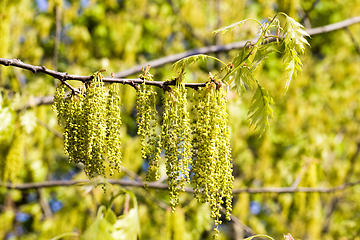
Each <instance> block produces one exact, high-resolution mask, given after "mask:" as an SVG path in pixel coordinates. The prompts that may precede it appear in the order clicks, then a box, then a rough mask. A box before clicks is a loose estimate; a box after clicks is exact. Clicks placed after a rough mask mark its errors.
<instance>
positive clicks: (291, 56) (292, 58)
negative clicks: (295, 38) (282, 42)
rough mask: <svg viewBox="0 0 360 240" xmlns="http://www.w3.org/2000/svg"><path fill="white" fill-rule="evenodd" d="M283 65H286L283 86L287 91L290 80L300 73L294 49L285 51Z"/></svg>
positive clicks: (300, 64)
mask: <svg viewBox="0 0 360 240" xmlns="http://www.w3.org/2000/svg"><path fill="white" fill-rule="evenodd" d="M284 58H285V59H284V63H285V65H286V69H285V71H286V73H287V81H286V84H285V91H287V90H288V89H289V85H290V82H291V79H292V78H296V76H297V73H298V72H301V66H302V63H301V60H300V58H299V56H298V54H297V52H296V51H295V50H294V49H286V50H285V57H284Z"/></svg>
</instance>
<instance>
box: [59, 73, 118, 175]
mask: <svg viewBox="0 0 360 240" xmlns="http://www.w3.org/2000/svg"><path fill="white" fill-rule="evenodd" d="M64 98H65V86H64V85H63V84H62V83H60V84H59V86H58V87H57V89H56V91H55V96H54V104H53V110H55V111H56V112H57V115H58V120H59V124H64V127H65V131H64V151H65V154H68V155H69V161H70V162H75V163H82V164H84V166H85V168H84V171H85V173H86V175H88V176H89V177H94V176H97V175H102V176H105V175H106V170H107V169H109V171H110V175H112V174H113V172H114V170H117V171H120V167H121V151H120V143H121V142H120V125H121V117H120V106H121V105H120V104H121V103H120V96H119V92H118V84H111V85H109V87H108V88H106V87H105V86H104V83H103V82H102V75H101V73H97V74H94V78H93V80H92V81H91V82H88V83H86V84H85V86H84V87H83V88H81V89H80V92H78V93H76V94H75V93H72V94H69V95H68V96H67V97H66V98H65V101H64Z"/></svg>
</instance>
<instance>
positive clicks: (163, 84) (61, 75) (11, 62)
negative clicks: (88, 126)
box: [0, 58, 205, 92]
mask: <svg viewBox="0 0 360 240" xmlns="http://www.w3.org/2000/svg"><path fill="white" fill-rule="evenodd" d="M0 65H4V66H14V67H18V68H22V69H26V70H29V71H32V72H33V73H39V72H41V73H45V74H47V75H49V76H51V77H53V78H56V79H59V80H60V81H62V82H63V83H65V85H66V86H67V87H69V88H70V89H71V91H73V92H77V91H78V90H77V89H75V88H73V87H72V86H71V85H70V84H69V83H67V82H66V81H68V80H77V81H82V82H87V81H90V80H91V79H93V76H81V75H73V74H68V73H67V72H57V71H54V70H50V69H48V68H46V67H45V66H35V65H31V64H27V63H23V62H22V61H21V60H20V59H6V58H0ZM103 82H108V83H122V84H128V85H130V86H134V85H136V84H141V83H144V82H145V84H147V85H153V86H157V87H160V88H163V89H168V87H169V86H175V85H176V81H145V80H142V79H140V78H134V79H123V78H116V77H115V78H106V77H104V78H103ZM204 86H205V83H185V87H190V88H198V87H204Z"/></svg>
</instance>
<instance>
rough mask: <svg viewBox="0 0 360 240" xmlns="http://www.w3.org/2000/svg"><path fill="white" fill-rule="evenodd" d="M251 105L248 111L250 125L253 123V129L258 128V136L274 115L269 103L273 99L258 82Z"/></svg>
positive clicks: (272, 102)
mask: <svg viewBox="0 0 360 240" xmlns="http://www.w3.org/2000/svg"><path fill="white" fill-rule="evenodd" d="M251 102H252V105H251V107H250V109H249V111H248V116H249V119H250V126H252V125H255V129H256V128H259V129H260V137H261V136H262V134H263V133H264V132H265V130H266V128H268V127H269V125H270V121H271V119H272V118H273V117H274V115H273V110H272V109H271V106H270V104H274V100H273V99H272V98H271V97H270V95H269V93H268V92H267V91H266V90H265V89H264V88H263V87H262V86H260V85H259V84H258V87H257V89H256V92H255V95H254V96H253V99H252V101H251Z"/></svg>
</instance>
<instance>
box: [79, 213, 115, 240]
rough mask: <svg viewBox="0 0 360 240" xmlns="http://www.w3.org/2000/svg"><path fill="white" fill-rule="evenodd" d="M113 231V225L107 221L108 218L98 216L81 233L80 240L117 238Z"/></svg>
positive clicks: (109, 239) (111, 239)
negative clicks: (114, 236)
mask: <svg viewBox="0 0 360 240" xmlns="http://www.w3.org/2000/svg"><path fill="white" fill-rule="evenodd" d="M113 231H114V227H113V225H111V224H110V223H109V222H108V221H106V219H101V218H96V219H95V221H94V222H93V223H92V224H91V225H90V226H89V227H88V228H87V229H86V230H85V232H84V233H83V234H82V235H81V238H80V240H103V239H107V240H115V239H114V238H113V236H112V233H113Z"/></svg>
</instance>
